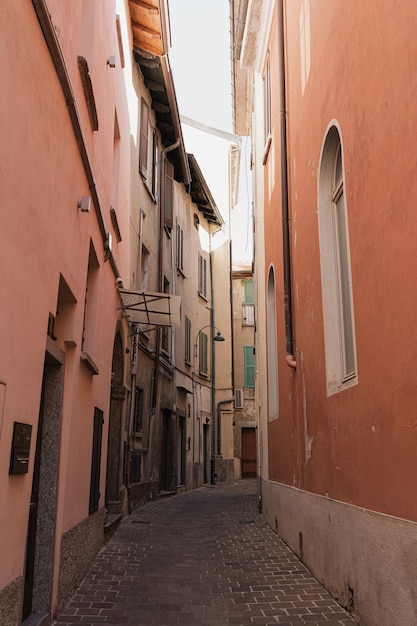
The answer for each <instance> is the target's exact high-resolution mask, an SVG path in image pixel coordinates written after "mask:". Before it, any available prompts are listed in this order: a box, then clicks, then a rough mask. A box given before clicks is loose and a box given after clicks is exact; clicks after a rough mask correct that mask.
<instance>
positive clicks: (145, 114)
mask: <svg viewBox="0 0 417 626" xmlns="http://www.w3.org/2000/svg"><path fill="white" fill-rule="evenodd" d="M148 136H149V105H148V103H147V102H146V100H145V99H144V98H141V101H140V139H139V173H140V174H141V175H142V177H143V178H144V179H145V180H146V178H147V175H148Z"/></svg>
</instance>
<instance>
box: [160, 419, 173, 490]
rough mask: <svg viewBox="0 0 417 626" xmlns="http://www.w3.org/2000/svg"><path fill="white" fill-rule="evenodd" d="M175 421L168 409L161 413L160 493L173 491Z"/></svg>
mask: <svg viewBox="0 0 417 626" xmlns="http://www.w3.org/2000/svg"><path fill="white" fill-rule="evenodd" d="M174 426H175V420H174V419H173V417H172V412H171V411H170V410H169V409H163V411H162V434H161V463H160V474H159V488H160V491H174V480H175V466H174V443H175V432H174Z"/></svg>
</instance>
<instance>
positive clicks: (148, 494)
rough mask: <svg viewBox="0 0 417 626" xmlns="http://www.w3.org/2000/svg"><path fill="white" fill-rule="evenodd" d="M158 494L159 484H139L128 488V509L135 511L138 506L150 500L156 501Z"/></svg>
mask: <svg viewBox="0 0 417 626" xmlns="http://www.w3.org/2000/svg"><path fill="white" fill-rule="evenodd" d="M158 492H159V484H158V483H157V482H155V483H141V484H137V485H131V486H130V508H131V510H133V509H136V507H138V506H142V505H143V504H146V503H147V502H149V501H150V500H156V499H157V497H158Z"/></svg>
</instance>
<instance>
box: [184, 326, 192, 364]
mask: <svg viewBox="0 0 417 626" xmlns="http://www.w3.org/2000/svg"><path fill="white" fill-rule="evenodd" d="M185 362H186V363H191V320H190V318H188V317H187V316H186V317H185Z"/></svg>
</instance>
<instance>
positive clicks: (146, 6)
mask: <svg viewBox="0 0 417 626" xmlns="http://www.w3.org/2000/svg"><path fill="white" fill-rule="evenodd" d="M129 10H130V23H131V26H132V34H133V48H134V49H138V50H144V51H146V52H150V53H151V54H157V55H159V56H162V55H163V54H166V53H167V52H168V50H169V26H168V21H167V20H168V16H167V11H166V3H165V2H164V1H161V0H129Z"/></svg>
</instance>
